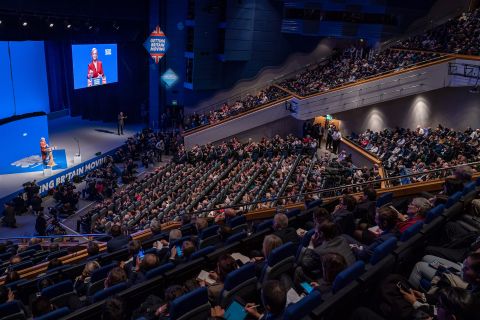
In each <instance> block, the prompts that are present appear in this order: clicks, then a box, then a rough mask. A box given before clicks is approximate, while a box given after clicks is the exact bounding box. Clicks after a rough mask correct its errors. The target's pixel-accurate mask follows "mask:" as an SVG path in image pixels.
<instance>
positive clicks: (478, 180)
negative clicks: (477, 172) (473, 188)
mask: <svg viewBox="0 0 480 320" xmlns="http://www.w3.org/2000/svg"><path fill="white" fill-rule="evenodd" d="M475 184H476V185H477V187H480V177H478V178H477V180H476V181H475Z"/></svg>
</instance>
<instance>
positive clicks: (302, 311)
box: [283, 290, 322, 320]
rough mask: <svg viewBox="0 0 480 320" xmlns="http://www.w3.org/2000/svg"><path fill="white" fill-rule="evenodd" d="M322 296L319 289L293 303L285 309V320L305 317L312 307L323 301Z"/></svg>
mask: <svg viewBox="0 0 480 320" xmlns="http://www.w3.org/2000/svg"><path fill="white" fill-rule="evenodd" d="M321 300H322V297H321V294H320V292H319V291H317V290H314V291H312V292H310V293H309V294H308V295H307V296H306V297H304V298H303V299H302V300H300V301H299V302H297V303H294V304H291V305H289V306H288V307H287V309H286V310H285V314H284V317H283V319H284V320H294V319H295V320H299V319H305V316H307V315H308V314H309V313H310V312H311V310H312V309H314V308H315V307H316V306H318V305H319V304H320V303H321Z"/></svg>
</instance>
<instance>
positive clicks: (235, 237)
mask: <svg viewBox="0 0 480 320" xmlns="http://www.w3.org/2000/svg"><path fill="white" fill-rule="evenodd" d="M246 237H248V233H247V232H246V231H242V232H239V233H236V234H234V235H231V236H230V237H228V239H227V240H226V241H225V245H229V244H232V243H235V242H237V241H240V240H242V239H245V238H246Z"/></svg>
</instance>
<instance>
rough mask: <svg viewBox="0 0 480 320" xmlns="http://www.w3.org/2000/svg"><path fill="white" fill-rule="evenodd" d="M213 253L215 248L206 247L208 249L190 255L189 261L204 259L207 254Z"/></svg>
mask: <svg viewBox="0 0 480 320" xmlns="http://www.w3.org/2000/svg"><path fill="white" fill-rule="evenodd" d="M213 251H215V246H208V247H205V248H202V249H200V250H198V251H195V252H194V253H192V255H191V256H190V260H195V259H198V258H201V257H204V256H206V255H207V254H210V253H212V252H213Z"/></svg>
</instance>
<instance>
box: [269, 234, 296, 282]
mask: <svg viewBox="0 0 480 320" xmlns="http://www.w3.org/2000/svg"><path fill="white" fill-rule="evenodd" d="M296 250H297V248H296V247H295V246H294V245H293V243H291V242H287V243H285V244H284V245H282V246H280V247H278V248H276V249H274V250H273V251H272V252H271V253H270V255H269V256H268V259H267V263H266V264H265V266H264V268H263V270H262V275H261V277H260V281H261V282H262V283H263V282H265V281H267V280H272V279H278V278H279V277H280V276H281V275H282V274H285V273H289V272H290V271H291V270H293V267H294V264H295V253H296Z"/></svg>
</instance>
